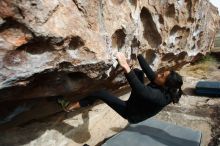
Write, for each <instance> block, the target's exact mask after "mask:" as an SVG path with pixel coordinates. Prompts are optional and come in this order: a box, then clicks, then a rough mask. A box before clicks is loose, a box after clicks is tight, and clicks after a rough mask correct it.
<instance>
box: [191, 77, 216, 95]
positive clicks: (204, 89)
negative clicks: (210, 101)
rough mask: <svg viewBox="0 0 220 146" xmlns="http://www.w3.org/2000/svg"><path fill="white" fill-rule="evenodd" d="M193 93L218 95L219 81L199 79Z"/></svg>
mask: <svg viewBox="0 0 220 146" xmlns="http://www.w3.org/2000/svg"><path fill="white" fill-rule="evenodd" d="M195 93H196V94H197V95H202V96H203V95H204V96H220V82H218V81H199V82H198V83H197V84H196V88H195Z"/></svg>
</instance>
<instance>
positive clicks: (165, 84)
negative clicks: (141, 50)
mask: <svg viewBox="0 0 220 146" xmlns="http://www.w3.org/2000/svg"><path fill="white" fill-rule="evenodd" d="M116 57H117V60H118V62H119V64H120V66H121V67H122V68H123V69H124V71H125V73H124V74H125V77H126V78H127V80H128V82H129V84H130V86H131V89H132V90H131V94H130V97H129V99H128V100H127V101H123V100H121V99H119V98H117V97H115V96H114V95H112V94H111V93H109V92H108V91H106V90H99V91H95V92H93V93H92V94H90V95H89V96H87V97H85V98H83V99H81V100H80V101H77V102H73V103H69V104H68V105H67V106H66V107H65V110H66V111H73V110H76V109H78V108H80V107H85V106H88V105H92V104H93V103H94V102H95V101H96V100H97V99H100V100H102V101H103V102H105V103H106V104H107V105H109V106H110V107H111V108H112V109H113V110H115V111H116V112H117V113H118V114H119V115H121V116H122V117H123V118H125V119H127V120H128V121H129V122H130V123H138V122H141V121H143V120H145V119H148V118H150V117H152V116H154V115H156V114H157V113H158V112H160V111H161V110H162V109H163V108H164V107H165V106H166V105H168V104H170V103H171V102H173V103H178V101H179V99H180V97H181V95H182V90H181V86H182V84H183V81H182V77H181V76H180V75H179V74H178V73H176V72H175V71H172V70H170V71H164V72H162V73H158V74H156V73H155V72H154V71H153V70H152V69H151V68H150V66H149V65H148V63H147V62H146V61H145V59H144V58H143V56H142V55H138V57H137V58H138V61H139V64H140V66H141V68H142V70H139V69H137V68H136V69H131V68H130V67H129V65H128V63H127V61H126V57H125V56H124V55H123V54H122V53H120V52H118V53H117V55H116ZM144 73H145V74H146V76H147V77H148V79H149V80H150V81H151V82H150V83H149V84H148V85H144Z"/></svg>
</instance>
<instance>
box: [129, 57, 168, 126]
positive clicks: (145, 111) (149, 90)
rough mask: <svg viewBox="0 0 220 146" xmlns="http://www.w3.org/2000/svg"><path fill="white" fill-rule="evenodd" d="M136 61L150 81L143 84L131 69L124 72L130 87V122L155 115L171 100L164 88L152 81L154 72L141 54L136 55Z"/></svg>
mask: <svg viewBox="0 0 220 146" xmlns="http://www.w3.org/2000/svg"><path fill="white" fill-rule="evenodd" d="M138 61H139V64H140V66H141V68H142V71H143V72H144V73H145V74H146V76H147V77H148V79H149V80H150V81H151V82H150V83H149V84H147V85H144V83H142V82H141V81H140V80H139V79H138V77H137V76H136V74H135V73H134V71H133V70H131V71H130V72H129V73H125V76H126V78H127V80H128V82H129V84H130V86H131V88H132V91H131V95H130V98H129V99H128V101H127V113H128V121H129V122H131V123H137V122H141V121H143V120H145V119H147V118H150V117H152V116H154V115H156V114H157V113H158V112H160V111H161V110H162V109H163V108H164V107H165V106H166V105H168V104H169V103H170V102H171V99H170V96H169V95H168V94H167V91H166V89H165V88H163V87H161V86H158V85H156V84H155V83H154V82H153V81H154V79H155V77H156V74H155V72H154V71H153V70H152V69H151V67H150V66H149V65H148V63H147V62H146V61H145V59H144V57H143V56H142V55H138Z"/></svg>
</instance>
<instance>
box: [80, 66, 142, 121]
mask: <svg viewBox="0 0 220 146" xmlns="http://www.w3.org/2000/svg"><path fill="white" fill-rule="evenodd" d="M134 72H135V74H136V75H137V77H138V79H139V80H140V81H141V82H142V83H144V73H143V72H142V70H139V69H137V68H135V69H134ZM131 94H132V91H131ZM97 99H100V100H102V101H103V102H105V103H106V104H107V105H108V106H110V107H111V108H112V109H113V110H115V111H116V112H117V113H118V114H119V115H121V116H122V117H123V118H125V119H128V116H129V115H128V114H127V107H126V106H127V103H126V101H123V100H121V99H119V98H118V97H116V96H114V95H112V94H111V93H110V92H108V91H106V90H103V89H102V90H98V91H95V92H93V93H92V94H90V95H89V96H87V97H85V98H83V99H81V100H80V101H79V104H80V106H81V107H85V106H89V105H92V104H93V103H94V102H95V101H96V100H97Z"/></svg>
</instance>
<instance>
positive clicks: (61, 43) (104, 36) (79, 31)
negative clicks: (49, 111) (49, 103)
mask: <svg viewBox="0 0 220 146" xmlns="http://www.w3.org/2000/svg"><path fill="white" fill-rule="evenodd" d="M0 10H1V11H0V101H1V102H2V101H6V100H18V99H26V98H28V99H30V98H38V97H47V96H57V95H64V96H72V95H74V96H75V97H76V96H82V95H84V94H86V93H88V92H89V91H91V90H93V89H94V88H98V87H101V86H102V87H106V88H109V89H112V90H115V89H117V88H118V87H120V86H122V85H123V84H125V83H126V80H125V78H123V74H122V73H120V69H115V68H114V66H115V63H116V62H117V61H116V60H115V58H114V57H113V56H114V53H115V52H117V51H121V52H124V53H125V54H126V56H127V57H128V58H129V59H131V60H135V59H136V55H137V54H138V53H142V54H143V55H144V56H145V57H146V59H147V60H148V61H149V62H150V63H151V64H152V66H153V67H154V68H160V69H163V68H165V67H174V68H178V67H181V66H182V65H184V64H185V63H187V62H188V61H190V60H191V58H192V57H193V56H196V55H197V54H198V53H202V54H204V53H206V52H207V51H209V50H210V48H211V47H212V46H213V41H214V37H215V34H216V31H217V28H218V27H219V15H218V11H217V9H216V8H215V7H214V6H212V5H211V4H210V3H209V2H208V1H207V0H179V1H176V0H165V1H155V0H149V1H146V0H142V1H139V0H88V1H84V0H53V1H48V0H41V1H38V0H1V1H0Z"/></svg>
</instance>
